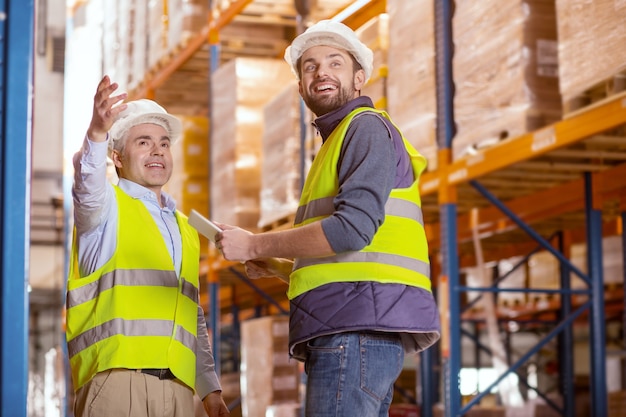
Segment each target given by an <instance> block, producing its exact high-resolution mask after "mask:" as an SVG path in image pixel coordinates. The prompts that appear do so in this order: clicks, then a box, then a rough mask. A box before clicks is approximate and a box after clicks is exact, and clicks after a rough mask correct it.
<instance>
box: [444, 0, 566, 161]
mask: <svg viewBox="0 0 626 417" xmlns="http://www.w3.org/2000/svg"><path fill="white" fill-rule="evenodd" d="M452 25H453V29H452V30H453V37H454V45H455V47H454V57H453V78H454V84H455V97H454V117H455V121H456V125H457V126H456V127H457V133H456V135H455V137H454V140H453V144H452V148H453V159H457V158H459V157H462V156H464V155H466V154H467V153H471V152H472V150H474V149H477V148H481V147H485V146H489V145H491V144H493V143H495V142H498V141H500V140H504V139H506V138H513V137H517V136H519V135H522V134H524V133H527V132H530V131H533V130H536V129H538V128H540V127H542V126H545V125H547V124H550V123H553V122H555V121H557V120H560V118H561V97H560V95H559V84H558V69H557V61H558V59H557V29H556V27H557V26H556V12H555V7H554V0H485V1H480V2H476V1H472V0H459V1H457V2H456V6H455V13H454V16H453V22H452Z"/></svg>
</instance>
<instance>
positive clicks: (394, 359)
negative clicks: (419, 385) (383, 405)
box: [360, 335, 404, 401]
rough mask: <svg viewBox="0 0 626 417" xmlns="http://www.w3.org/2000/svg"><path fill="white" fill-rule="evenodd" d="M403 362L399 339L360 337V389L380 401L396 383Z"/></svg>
mask: <svg viewBox="0 0 626 417" xmlns="http://www.w3.org/2000/svg"><path fill="white" fill-rule="evenodd" d="M403 362H404V350H403V347H402V343H401V342H400V339H399V338H395V337H389V336H387V335H380V336H379V335H362V336H361V338H360V364H361V389H362V390H363V391H364V392H366V393H367V394H369V395H370V396H372V397H373V398H375V399H376V400H378V401H382V400H383V399H384V398H385V397H386V396H387V394H388V393H389V390H390V389H391V387H393V383H394V382H395V381H396V379H397V378H398V376H399V375H400V372H401V371H402V365H403Z"/></svg>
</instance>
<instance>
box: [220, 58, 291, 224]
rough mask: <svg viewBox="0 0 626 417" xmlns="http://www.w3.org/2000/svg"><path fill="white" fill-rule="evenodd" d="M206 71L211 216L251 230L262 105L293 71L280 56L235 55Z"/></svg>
mask: <svg viewBox="0 0 626 417" xmlns="http://www.w3.org/2000/svg"><path fill="white" fill-rule="evenodd" d="M211 77H212V87H213V91H212V94H211V100H212V102H211V107H212V109H213V115H212V119H211V120H212V138H211V167H212V168H211V169H212V173H211V198H210V200H211V216H212V217H213V219H215V220H217V221H219V222H223V223H229V224H233V225H237V226H241V227H244V228H248V229H253V230H256V229H257V227H258V221H259V211H260V209H259V207H260V201H259V198H260V197H259V195H260V190H261V164H262V163H261V158H262V145H261V144H262V137H263V108H264V106H265V105H266V104H267V103H268V102H269V101H270V100H271V99H272V98H273V97H274V96H275V95H276V94H278V93H279V92H280V91H281V89H282V88H283V87H284V82H285V80H292V79H293V74H292V73H291V69H290V68H289V66H288V65H287V63H286V62H285V61H284V60H282V59H270V58H235V59H233V60H231V61H229V62H227V63H225V64H223V65H222V66H221V67H220V68H219V69H217V70H216V71H215V72H214V73H213V74H212V76H211Z"/></svg>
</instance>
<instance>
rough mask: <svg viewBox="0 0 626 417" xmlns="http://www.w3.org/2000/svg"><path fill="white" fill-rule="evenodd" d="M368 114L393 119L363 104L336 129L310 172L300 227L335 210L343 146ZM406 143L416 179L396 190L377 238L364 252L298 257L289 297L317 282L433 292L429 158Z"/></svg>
mask: <svg viewBox="0 0 626 417" xmlns="http://www.w3.org/2000/svg"><path fill="white" fill-rule="evenodd" d="M363 112H375V113H377V114H379V115H381V116H383V117H387V118H388V116H387V115H386V113H384V112H381V111H377V110H374V109H370V108H359V109H356V110H354V111H353V112H351V113H350V114H349V115H348V116H347V117H346V118H345V119H344V120H343V121H342V122H341V123H340V124H339V126H338V127H337V128H335V130H334V131H333V133H332V134H331V135H330V137H329V138H328V139H327V140H326V142H325V143H324V145H323V146H322V149H320V152H319V153H318V155H317V157H316V159H315V160H314V162H313V165H312V167H311V170H310V171H309V175H308V176H307V182H306V184H305V187H304V189H303V191H302V198H301V201H300V206H299V207H298V210H297V212H296V218H295V222H294V224H295V226H296V227H298V226H302V225H305V224H308V223H311V222H314V221H319V220H321V219H323V218H325V217H328V216H330V215H331V214H332V213H333V212H334V210H335V207H334V204H333V201H334V198H335V196H336V194H337V191H338V190H337V179H336V178H337V175H338V174H337V163H338V157H339V154H340V149H341V146H342V144H343V139H344V137H345V134H346V131H347V129H348V126H349V124H350V122H351V121H352V119H353V118H354V117H356V116H357V115H358V114H361V113H363ZM403 142H404V145H405V147H406V149H407V151H408V152H409V155H410V157H411V163H412V166H413V172H414V175H415V181H414V183H413V184H412V185H411V186H410V187H407V188H403V189H393V190H392V191H391V194H390V197H389V199H388V201H387V203H386V204H385V221H384V222H383V224H382V225H381V227H380V228H379V229H378V231H377V232H376V234H375V235H374V238H373V240H372V242H371V243H370V244H369V245H368V246H366V247H365V248H363V249H362V250H361V251H356V252H347V253H340V254H336V255H333V256H326V257H319V258H306V259H303V258H298V259H296V260H295V263H294V269H293V272H292V274H291V276H290V286H289V290H288V296H289V298H290V299H293V298H295V297H297V296H298V295H300V294H302V293H304V292H306V291H309V290H311V289H313V288H315V287H317V286H320V285H324V284H326V283H330V282H338V281H344V282H349V281H363V280H367V281H378V282H383V283H398V284H405V285H411V286H416V287H420V288H424V289H426V290H428V291H430V289H431V282H430V264H429V260H428V246H427V242H426V235H425V232H424V219H423V215H422V210H421V207H420V196H419V188H418V184H419V177H420V174H421V172H422V171H423V170H424V168H425V159H424V157H423V156H421V155H420V154H419V153H418V152H417V151H416V150H415V149H414V148H413V147H412V146H411V145H410V144H409V143H408V142H407V141H406V139H404V138H403ZM322 172H323V174H322ZM329 174H330V175H329Z"/></svg>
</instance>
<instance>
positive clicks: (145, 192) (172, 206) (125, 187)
mask: <svg viewBox="0 0 626 417" xmlns="http://www.w3.org/2000/svg"><path fill="white" fill-rule="evenodd" d="M118 185H119V187H120V188H121V189H122V191H124V192H125V193H126V194H128V195H129V196H131V197H132V198H136V199H139V200H149V201H153V202H154V203H158V201H157V198H156V194H155V193H154V192H152V191H150V190H149V189H147V188H146V187H144V186H142V185H139V184H137V183H136V182H132V181H130V180H127V179H125V178H120V181H119V183H118ZM161 200H163V207H165V208H167V209H169V210H171V211H172V212H175V211H176V201H175V200H174V199H173V198H172V196H170V195H169V194H167V193H166V192H165V191H162V190H161Z"/></svg>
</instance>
